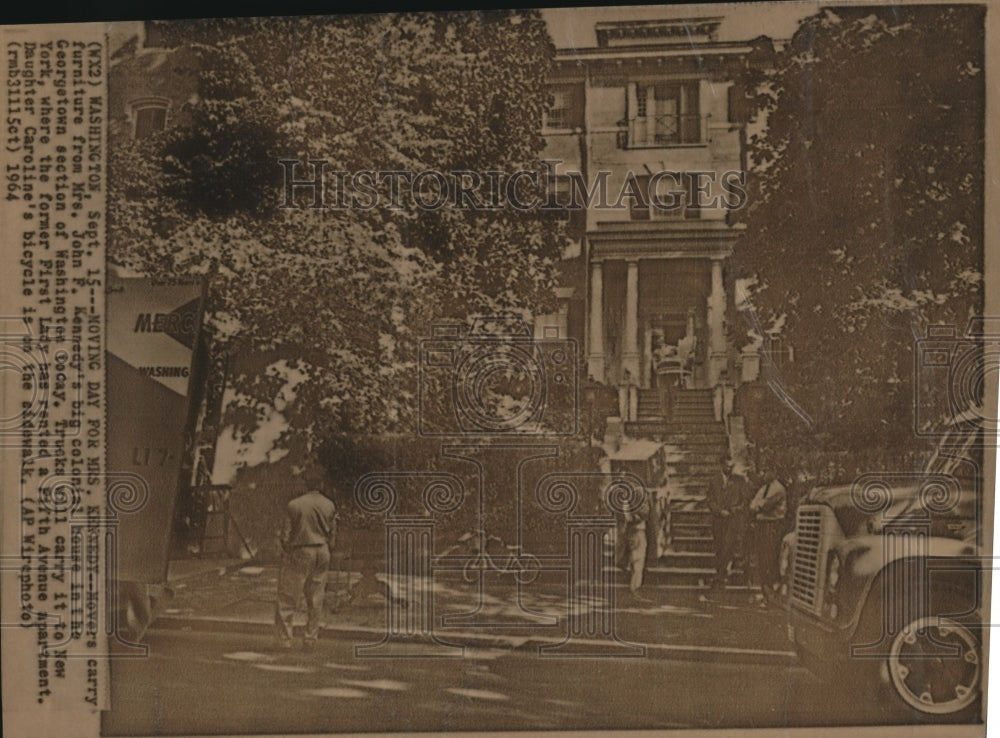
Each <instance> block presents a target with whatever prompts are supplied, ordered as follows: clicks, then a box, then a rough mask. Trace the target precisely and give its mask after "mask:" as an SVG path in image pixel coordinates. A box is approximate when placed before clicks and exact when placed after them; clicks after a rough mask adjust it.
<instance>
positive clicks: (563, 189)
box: [538, 18, 770, 389]
mask: <svg viewBox="0 0 1000 738" xmlns="http://www.w3.org/2000/svg"><path fill="white" fill-rule="evenodd" d="M721 22H722V19H721V18H696V19H687V20H659V21H622V22H605V23H598V24H597V25H596V28H595V36H596V41H597V43H596V46H593V47H590V48H579V47H573V48H562V49H558V50H557V54H556V61H555V66H554V70H553V72H552V74H551V80H550V85H551V93H552V100H553V105H552V107H551V109H550V111H549V113H548V115H547V116H546V119H545V122H544V131H543V132H544V135H545V139H546V149H545V157H546V159H547V160H549V162H550V164H549V167H550V169H551V171H552V173H553V177H552V178H551V181H552V185H553V192H554V196H555V197H556V198H557V199H558V201H559V202H565V203H567V204H568V205H570V206H580V205H584V206H585V209H584V210H582V211H580V210H577V211H573V210H572V207H570V209H569V212H570V215H569V217H570V219H571V222H570V232H571V233H572V234H573V235H574V236H575V240H574V242H573V244H572V245H571V247H570V248H569V249H568V250H567V252H566V254H565V259H564V263H563V273H564V283H563V285H562V287H561V289H560V292H559V296H560V298H561V299H562V300H563V308H562V310H561V311H560V313H559V314H557V315H551V316H544V317H542V318H540V319H539V321H538V322H539V324H540V327H539V329H538V330H539V331H542V330H544V329H545V328H546V327H555V328H558V329H559V330H560V331H564V332H565V333H564V334H568V335H570V336H572V337H574V338H576V339H577V340H578V341H579V342H580V344H581V345H582V346H583V350H584V354H585V356H586V372H587V374H588V375H589V378H590V379H592V380H594V381H597V382H603V383H607V384H611V385H619V384H622V383H624V382H630V383H633V384H635V385H637V386H638V387H640V388H647V389H648V388H654V387H656V386H657V385H658V384H660V385H662V384H663V383H664V381H667V382H670V383H672V384H675V385H679V386H681V387H683V388H686V389H711V388H714V387H715V386H717V385H718V384H719V383H720V382H721V381H722V380H723V379H724V378H725V377H726V376H728V377H730V378H731V379H733V380H734V381H738V378H739V375H738V374H737V373H736V370H737V369H740V368H741V367H740V363H741V362H740V357H739V356H737V355H735V354H734V351H733V349H732V347H730V346H728V345H727V340H726V327H725V313H726V303H727V296H726V293H725V287H724V284H725V282H724V279H723V272H724V270H725V268H726V263H727V259H729V257H730V256H731V254H732V250H733V243H734V241H735V240H736V237H737V235H738V228H737V227H732V226H730V225H729V224H728V222H727V214H728V213H729V211H730V210H731V209H733V208H736V207H740V206H741V205H742V204H743V203H744V202H745V193H744V191H743V185H744V184H745V178H744V175H743V171H744V170H745V161H744V155H745V153H744V150H745V124H746V118H745V113H744V111H745V107H746V106H745V104H744V96H743V93H742V91H741V90H740V89H738V88H736V87H735V86H734V82H733V79H734V77H735V76H736V72H737V71H738V69H739V68H741V67H743V66H744V65H746V64H750V63H756V61H757V60H759V59H762V58H766V54H767V52H768V51H769V50H770V42H769V41H766V40H760V41H754V42H739V43H737V42H731V41H718V40H717V32H718V28H719V26H720V24H721ZM574 180H575V181H574ZM602 189H603V190H605V191H606V193H605V192H602ZM605 194H606V197H603V196H604V195H605ZM588 199H589V202H588ZM748 369H749V367H748Z"/></svg>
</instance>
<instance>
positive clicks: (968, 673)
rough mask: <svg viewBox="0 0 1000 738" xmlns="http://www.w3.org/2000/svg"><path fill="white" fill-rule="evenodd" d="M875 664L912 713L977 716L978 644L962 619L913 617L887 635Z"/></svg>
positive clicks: (972, 718)
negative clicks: (881, 656)
mask: <svg viewBox="0 0 1000 738" xmlns="http://www.w3.org/2000/svg"><path fill="white" fill-rule="evenodd" d="M879 668H880V672H881V671H882V670H883V669H884V672H885V676H887V677H888V679H887V683H886V682H885V681H883V682H882V683H883V684H884V685H885V687H886V688H887V689H888V690H889V691H890V693H891V696H892V697H893V698H895V699H896V700H898V702H899V703H900V705H899V706H900V707H901V708H902V709H903V710H904V711H906V712H909V713H913V714H914V715H913V716H914V717H919V716H922V715H926V716H927V717H928V718H931V719H933V718H934V717H945V716H952V717H954V718H957V719H961V720H969V721H976V722H978V719H979V704H980V699H979V697H980V692H981V688H982V677H983V664H982V647H981V644H980V639H979V636H978V633H977V632H976V631H974V630H973V629H971V628H969V627H968V626H967V625H965V624H963V623H960V622H958V621H955V620H951V619H949V618H944V617H938V616H936V615H927V616H921V617H916V618H914V619H913V620H912V621H911V622H909V623H907V624H906V625H905V626H903V627H902V628H901V629H900V630H899V631H898V632H897V633H896V634H895V635H894V636H893V637H892V638H891V639H890V640H889V644H888V655H887V656H886V658H884V659H881V660H880V661H879ZM880 676H882V674H881V673H880Z"/></svg>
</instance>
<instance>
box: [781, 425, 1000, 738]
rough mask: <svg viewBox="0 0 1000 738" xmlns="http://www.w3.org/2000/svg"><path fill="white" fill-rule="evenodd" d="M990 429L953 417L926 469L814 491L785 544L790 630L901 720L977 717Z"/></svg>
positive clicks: (822, 666)
mask: <svg viewBox="0 0 1000 738" xmlns="http://www.w3.org/2000/svg"><path fill="white" fill-rule="evenodd" d="M982 458H983V428H982V423H981V422H980V421H978V420H977V419H976V417H975V416H972V415H971V414H966V415H965V416H959V417H957V418H956V419H953V421H952V422H951V424H950V426H949V429H948V432H947V433H946V434H945V435H944V436H943V437H942V438H941V441H940V442H939V444H938V446H937V449H936V450H935V452H934V453H933V456H932V457H931V459H930V460H929V463H928V464H927V465H926V467H925V469H924V470H922V471H920V472H879V473H869V474H863V475H861V476H859V477H858V478H857V479H855V480H854V481H853V482H852V483H851V484H847V485H840V486H826V487H816V488H814V489H812V490H811V491H810V492H809V493H808V494H807V495H806V496H805V497H804V498H803V500H802V501H801V503H800V505H799V508H798V511H797V514H796V526H795V530H794V531H793V532H792V533H789V534H788V535H787V536H786V537H785V539H784V541H783V543H782V551H781V559H780V560H781V569H782V574H783V577H784V582H785V583H784V586H783V591H784V594H785V596H786V605H787V613H788V635H789V638H790V639H791V640H792V642H793V643H794V645H795V648H796V651H797V652H798V653H799V656H800V659H801V660H802V662H803V663H804V665H806V666H807V667H809V668H810V669H811V670H813V671H814V672H817V673H818V674H820V675H821V676H826V677H832V678H834V679H849V680H857V681H856V685H857V686H859V687H860V688H862V689H863V690H865V691H866V692H868V693H869V694H877V695H878V696H879V697H880V698H884V699H885V701H886V704H887V705H888V706H890V707H894V708H895V709H893V710H891V711H890V712H891V713H895V714H896V715H898V716H899V717H900V718H904V719H908V720H924V719H927V718H931V719H933V718H934V716H939V717H942V718H943V717H945V716H950V717H951V718H958V719H962V720H970V721H978V719H979V705H980V704H981V699H980V696H981V684H982V679H983V670H984V667H983V653H982V645H981V643H982V640H981V636H982V627H983V619H982V593H983V581H982V579H983V568H984V567H983V558H982V555H983V553H984V552H983V551H982V549H981V541H982V538H981V536H982V530H983V527H982V521H983V519H984V518H983V506H982V501H983V495H982V479H983V475H982Z"/></svg>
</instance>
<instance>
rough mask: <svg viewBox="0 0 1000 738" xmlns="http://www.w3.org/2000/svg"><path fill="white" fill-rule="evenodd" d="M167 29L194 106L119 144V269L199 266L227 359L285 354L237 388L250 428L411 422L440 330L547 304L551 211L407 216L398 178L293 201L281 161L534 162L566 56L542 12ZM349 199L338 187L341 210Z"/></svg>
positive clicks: (340, 166) (213, 327)
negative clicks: (317, 203)
mask: <svg viewBox="0 0 1000 738" xmlns="http://www.w3.org/2000/svg"><path fill="white" fill-rule="evenodd" d="M153 30H155V31H156V32H157V33H158V35H159V38H160V39H161V43H164V44H166V45H169V46H172V47H176V48H175V51H174V53H173V54H172V55H171V57H170V59H168V61H167V62H166V64H168V65H173V67H172V68H171V69H170V73H172V74H177V75H186V76H187V78H188V79H189V81H190V87H191V92H192V95H191V97H190V98H189V100H188V102H187V103H186V104H185V105H184V106H183V110H181V111H178V114H177V115H175V116H173V117H174V119H175V120H176V121H177V124H176V125H173V126H171V127H169V128H168V129H167V130H165V131H163V132H161V133H159V134H158V135H156V136H154V137H151V138H148V139H143V140H140V141H132V140H119V141H117V142H116V143H115V145H114V146H113V152H112V160H111V166H112V169H113V170H114V173H113V176H112V177H111V178H110V181H111V183H112V185H113V188H112V191H111V193H110V195H111V198H110V215H111V223H112V229H111V240H110V257H111V258H112V259H113V260H114V261H116V262H119V263H121V264H124V265H126V266H128V267H130V268H131V269H132V270H134V271H136V272H139V273H141V274H147V275H152V276H156V277H170V276H189V275H206V276H207V278H208V279H209V285H210V291H209V294H210V302H209V315H208V328H209V331H210V338H211V342H212V345H213V349H214V351H215V352H216V353H217V354H218V355H222V356H241V357H244V358H246V357H248V356H249V357H253V356H255V355H256V356H259V357H260V356H263V357H269V356H273V357H279V356H280V357H281V358H282V359H283V361H282V362H280V364H276V363H275V362H273V361H264V362H263V363H264V364H267V367H268V368H267V370H266V371H246V372H242V373H241V372H237V373H236V375H235V376H233V377H231V380H232V381H234V382H235V384H234V386H235V389H236V390H237V391H238V393H239V397H240V402H239V412H238V413H237V417H238V419H239V420H240V426H241V427H242V428H243V429H244V430H247V431H251V430H252V429H253V428H254V426H255V424H256V423H259V422H260V421H261V419H262V418H263V417H264V415H265V414H266V412H267V411H268V408H275V407H277V408H278V409H280V410H281V412H282V413H283V414H284V416H285V417H286V418H287V419H288V420H289V421H290V423H291V426H292V428H293V429H294V430H295V431H297V432H303V433H307V434H315V433H323V432H329V431H332V430H336V431H340V432H353V431H367V432H377V431H380V430H385V429H397V430H399V429H402V430H406V429H410V428H413V427H415V425H414V424H413V423H412V420H413V418H412V413H413V411H414V408H415V407H416V401H415V389H416V388H415V382H416V361H417V358H416V357H417V346H418V342H419V339H420V338H422V337H423V336H425V335H427V330H428V327H429V325H430V324H431V323H432V322H434V321H435V320H440V319H452V320H456V319H457V320H460V321H461V320H465V319H466V318H467V317H468V316H470V315H473V314H484V313H486V314H493V313H500V312H504V313H515V314H519V315H522V316H527V315H530V314H532V313H538V312H542V311H544V310H546V309H547V308H548V307H549V304H548V301H549V300H550V299H551V287H552V285H553V281H554V268H555V263H556V261H557V260H558V256H559V252H560V248H561V246H562V242H563V236H562V231H561V225H560V224H559V223H558V221H557V220H556V219H555V218H554V217H551V216H550V214H549V213H545V212H537V211H532V212H524V211H518V210H513V209H511V208H509V207H501V208H494V209H485V210H475V209H472V208H468V207H465V208H462V207H458V208H456V207H449V206H447V205H446V206H445V207H442V208H440V209H434V210H429V209H422V208H420V207H417V206H416V204H415V202H414V199H413V198H412V197H410V193H409V192H408V190H407V185H406V184H405V183H403V184H402V186H401V191H400V192H398V193H395V194H396V199H395V201H394V202H395V203H397V204H398V205H399V206H398V207H395V206H390V205H389V203H390V195H391V194H393V193H390V191H389V189H388V188H389V183H388V182H386V183H384V186H382V187H380V188H379V189H380V191H379V194H380V196H381V199H380V201H379V203H378V205H377V206H376V207H346V208H337V207H326V208H321V209H311V208H307V207H301V208H282V207H280V206H281V204H282V201H283V195H284V190H283V170H282V168H281V166H280V165H279V163H278V162H279V160H281V159H299V160H302V161H304V160H305V159H308V158H314V159H324V160H326V161H327V162H328V164H327V167H326V168H327V170H328V171H330V172H336V171H344V172H358V171H363V170H375V171H383V170H405V171H409V172H421V171H425V170H436V171H441V172H452V171H456V170H469V171H473V172H478V173H485V172H488V171H502V172H506V173H511V172H514V171H518V170H525V169H527V170H535V171H541V169H540V164H539V161H538V159H539V152H540V151H541V148H542V145H543V142H542V139H541V137H540V130H541V118H542V112H543V109H544V107H545V106H546V104H547V103H548V100H547V93H546V91H545V86H544V82H545V78H546V74H547V72H548V68H549V64H550V60H551V57H552V53H553V50H552V47H551V43H550V41H549V39H548V35H547V32H546V30H545V26H544V23H543V21H542V20H541V18H540V16H539V15H538V13H536V12H528V11H525V12H510V13H492V14H486V13H464V14H427V13H425V14H395V15H380V16H354V17H342V18H337V17H327V18H287V19H275V18H268V19H235V20H210V21H197V22H190V23H171V24H163V25H160V26H155V27H154V28H153ZM125 63H127V61H126V62H125ZM295 174H296V177H297V178H299V179H307V178H309V177H310V171H309V169H308V168H307V167H304V166H303V167H300V168H299V169H298V170H297V171H296V173H295ZM328 182H329V180H328ZM335 194H336V185H335V183H331V184H330V185H329V187H328V189H327V198H326V199H327V204H330V201H334V202H335V201H336V197H335ZM346 194H347V196H348V197H350V196H351V195H352V194H354V195H356V194H358V193H350V192H349V193H346ZM362 194H363V193H362ZM311 201H312V196H311V194H310V193H309V192H301V191H299V192H297V202H298V203H299V204H303V205H305V204H309V203H310V202H311Z"/></svg>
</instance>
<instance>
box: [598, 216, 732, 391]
mask: <svg viewBox="0 0 1000 738" xmlns="http://www.w3.org/2000/svg"><path fill="white" fill-rule="evenodd" d="M588 235H589V242H590V269H589V272H590V274H589V284H588V304H589V311H590V312H589V316H588V326H589V329H588V335H587V368H588V373H589V375H590V377H592V378H593V379H595V380H597V381H601V382H606V383H608V384H619V383H622V382H624V381H626V378H627V377H630V378H631V381H632V382H634V383H635V384H637V385H638V386H640V387H651V386H656V382H657V377H656V374H657V373H656V370H655V367H656V365H657V362H658V361H659V365H660V366H661V367H662V366H664V365H667V366H669V365H671V364H672V363H676V365H677V374H678V379H680V381H682V383H683V386H686V387H689V388H691V389H696V388H704V387H713V386H715V384H716V383H717V382H718V381H719V377H720V376H721V373H722V371H723V370H724V369H725V367H726V361H727V349H726V333H725V319H724V318H725V310H726V294H725V286H724V281H723V266H724V261H725V259H727V258H728V257H729V256H730V255H731V253H732V243H733V241H734V239H735V237H736V235H737V233H736V231H735V230H734V229H733V228H731V227H729V226H726V225H725V224H724V223H722V222H718V221H716V222H711V221H707V222H682V223H613V224H600V226H599V227H598V229H597V230H596V231H592V232H591V233H590V234H588Z"/></svg>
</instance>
